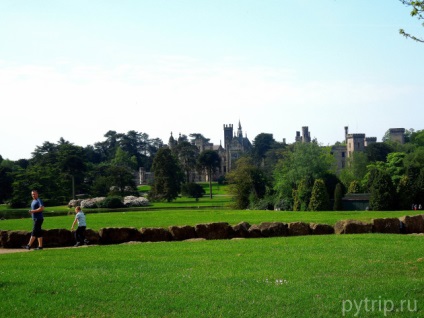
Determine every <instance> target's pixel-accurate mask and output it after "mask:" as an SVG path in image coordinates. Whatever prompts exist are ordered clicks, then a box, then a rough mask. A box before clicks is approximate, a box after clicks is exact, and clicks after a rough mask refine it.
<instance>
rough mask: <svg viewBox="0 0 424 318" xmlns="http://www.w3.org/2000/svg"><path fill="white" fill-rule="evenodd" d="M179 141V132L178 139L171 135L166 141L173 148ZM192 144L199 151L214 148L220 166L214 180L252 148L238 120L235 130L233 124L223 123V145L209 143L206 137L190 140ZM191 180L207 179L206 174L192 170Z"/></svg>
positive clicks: (230, 168)
mask: <svg viewBox="0 0 424 318" xmlns="http://www.w3.org/2000/svg"><path fill="white" fill-rule="evenodd" d="M180 141H181V134H180V137H179V138H178V140H175V138H174V137H173V135H172V132H171V136H170V138H169V141H168V147H169V148H171V149H173V148H174V147H176V146H177V145H178V142H180ZM192 144H193V145H195V146H196V147H197V149H198V150H199V153H201V152H203V151H205V150H214V151H216V152H217V153H218V155H219V157H220V158H221V166H220V168H219V169H217V171H216V172H215V175H214V176H213V179H214V180H216V179H217V178H218V177H220V176H224V175H225V174H226V173H228V172H230V171H231V170H232V169H234V167H235V162H236V161H237V159H239V158H240V157H241V156H242V155H243V154H244V153H246V152H248V151H249V150H250V149H251V148H252V144H251V142H250V140H249V139H248V138H247V135H245V136H243V130H242V127H241V123H240V121H239V123H238V128H237V132H235V131H234V126H233V125H232V124H229V125H224V147H223V146H222V144H221V143H220V144H219V145H214V144H213V143H210V142H209V140H208V139H202V138H196V139H195V140H193V141H192ZM192 180H193V181H209V180H208V177H207V174H206V173H205V174H203V173H202V174H199V173H198V172H196V171H193V176H192Z"/></svg>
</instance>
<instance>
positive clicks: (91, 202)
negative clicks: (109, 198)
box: [81, 197, 105, 209]
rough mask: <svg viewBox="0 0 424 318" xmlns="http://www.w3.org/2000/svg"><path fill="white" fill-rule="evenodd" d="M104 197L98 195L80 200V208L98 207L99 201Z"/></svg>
mask: <svg viewBox="0 0 424 318" xmlns="http://www.w3.org/2000/svg"><path fill="white" fill-rule="evenodd" d="M104 199H105V198H104V197H98V198H92V199H86V200H82V201H81V208H82V209H84V208H87V209H94V208H98V207H100V206H99V203H101V202H102V201H103V200H104Z"/></svg>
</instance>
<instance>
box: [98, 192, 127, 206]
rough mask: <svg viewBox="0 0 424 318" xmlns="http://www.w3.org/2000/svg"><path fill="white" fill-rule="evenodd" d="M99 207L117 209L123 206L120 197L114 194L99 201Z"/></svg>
mask: <svg viewBox="0 0 424 318" xmlns="http://www.w3.org/2000/svg"><path fill="white" fill-rule="evenodd" d="M99 207H100V208H108V209H117V208H122V207H124V203H123V200H122V197H120V196H117V195H114V196H110V197H106V198H105V199H104V200H103V201H101V202H99Z"/></svg>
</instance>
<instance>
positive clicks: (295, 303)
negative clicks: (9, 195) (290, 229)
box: [0, 234, 424, 318]
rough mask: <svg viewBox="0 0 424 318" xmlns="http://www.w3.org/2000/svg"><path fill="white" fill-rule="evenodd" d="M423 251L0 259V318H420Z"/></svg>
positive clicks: (317, 245) (322, 244) (192, 247)
mask: <svg viewBox="0 0 424 318" xmlns="http://www.w3.org/2000/svg"><path fill="white" fill-rule="evenodd" d="M423 243H424V237H423V236H414V235H379V234H366V235H328V236H303V237H281V238H267V239H265V238H264V239H244V240H220V241H200V242H166V243H165V242H162V243H140V244H123V245H113V246H90V247H87V248H70V249H46V250H44V251H30V252H24V253H16V254H2V255H0V291H1V295H2V300H1V302H0V313H1V316H2V317H25V316H27V317H28V316H35V317H255V318H256V317H343V316H345V317H385V316H389V317H423V316H424V283H423V277H424V249H423V247H422V246H423ZM359 305H360V306H359ZM389 309H392V311H391V312H388V310H389Z"/></svg>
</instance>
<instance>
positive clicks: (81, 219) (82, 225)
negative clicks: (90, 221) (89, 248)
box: [71, 206, 88, 247]
mask: <svg viewBox="0 0 424 318" xmlns="http://www.w3.org/2000/svg"><path fill="white" fill-rule="evenodd" d="M77 222H78V228H77V230H76V231H75V240H76V241H77V243H76V244H75V245H74V246H75V247H77V246H81V245H83V244H84V243H85V244H88V241H87V240H86V239H85V229H86V227H87V223H86V222H85V214H84V212H83V211H82V210H81V207H80V206H77V207H76V208H75V220H74V223H72V227H71V231H73V230H74V226H75V223H77Z"/></svg>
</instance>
